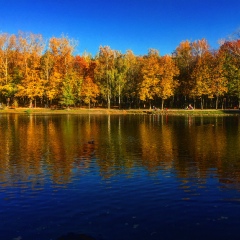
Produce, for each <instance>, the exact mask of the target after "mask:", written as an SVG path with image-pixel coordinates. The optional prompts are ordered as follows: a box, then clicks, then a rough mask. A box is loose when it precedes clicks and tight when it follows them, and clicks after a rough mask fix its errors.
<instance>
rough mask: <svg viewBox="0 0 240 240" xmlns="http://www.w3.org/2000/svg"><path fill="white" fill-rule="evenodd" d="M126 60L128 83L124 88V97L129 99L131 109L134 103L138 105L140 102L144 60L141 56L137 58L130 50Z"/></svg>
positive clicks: (126, 54) (125, 56)
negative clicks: (139, 88)
mask: <svg viewBox="0 0 240 240" xmlns="http://www.w3.org/2000/svg"><path fill="white" fill-rule="evenodd" d="M124 58H125V63H126V82H125V86H124V95H125V97H126V99H127V102H128V104H129V107H131V104H132V102H135V103H137V104H138V102H139V101H138V99H139V92H138V86H139V84H140V80H141V68H142V63H143V58H142V57H140V56H135V55H134V53H133V52H132V51H131V50H128V51H127V52H126V53H125V55H124Z"/></svg>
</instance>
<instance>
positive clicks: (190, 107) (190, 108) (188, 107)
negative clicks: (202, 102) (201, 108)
mask: <svg viewBox="0 0 240 240" xmlns="http://www.w3.org/2000/svg"><path fill="white" fill-rule="evenodd" d="M185 109H186V110H193V109H194V108H193V106H192V105H191V104H189V105H188V106H187V107H186V108H185Z"/></svg>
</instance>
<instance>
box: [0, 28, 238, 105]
mask: <svg viewBox="0 0 240 240" xmlns="http://www.w3.org/2000/svg"><path fill="white" fill-rule="evenodd" d="M75 47H76V41H75V40H74V39H70V38H68V37H66V36H62V37H59V38H57V37H52V38H50V39H48V40H46V39H44V38H43V36H42V35H41V34H33V33H23V32H19V33H18V34H8V33H0V103H1V104H2V105H3V104H4V105H7V106H11V105H15V106H18V105H20V106H34V107H49V106H51V105H58V104H60V105H64V106H76V107H77V106H88V107H92V106H95V107H98V106H99V107H100V106H101V107H107V108H111V107H118V108H144V107H146V108H152V107H153V106H155V107H159V108H161V109H163V108H185V107H187V106H188V105H189V104H191V105H193V107H194V108H201V109H203V108H216V109H217V108H239V105H240V82H239V81H240V39H238V38H235V39H233V40H228V41H222V42H221V44H220V46H219V48H218V49H211V48H210V46H209V44H208V41H207V40H206V39H200V40H196V41H193V42H191V41H188V40H185V41H182V42H180V43H179V45H178V46H177V48H176V49H175V50H174V52H173V53H172V54H171V55H164V56H161V55H160V53H159V51H158V50H157V49H149V51H148V54H146V55H144V56H137V55H135V54H134V53H133V52H132V51H131V50H128V51H126V53H121V52H120V51H118V50H114V49H111V48H110V47H109V46H100V47H99V51H98V53H97V54H96V56H94V57H93V56H91V55H90V54H88V53H84V54H82V55H81V56H80V55H76V54H74V49H75Z"/></svg>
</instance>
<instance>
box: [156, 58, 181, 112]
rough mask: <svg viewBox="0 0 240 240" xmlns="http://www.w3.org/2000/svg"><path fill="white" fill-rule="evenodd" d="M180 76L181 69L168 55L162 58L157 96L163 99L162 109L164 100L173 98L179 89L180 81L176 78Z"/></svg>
mask: <svg viewBox="0 0 240 240" xmlns="http://www.w3.org/2000/svg"><path fill="white" fill-rule="evenodd" d="M178 74H179V69H178V67H177V66H176V64H175V62H174V61H173V59H172V58H171V57H170V56H168V55H165V56H163V57H161V59H160V71H159V75H158V77H159V82H158V84H157V91H156V95H157V96H158V97H160V98H161V99H162V109H163V106H164V100H165V99H168V98H169V97H171V96H173V95H174V93H175V90H176V88H177V87H178V80H177V78H176V77H177V76H178Z"/></svg>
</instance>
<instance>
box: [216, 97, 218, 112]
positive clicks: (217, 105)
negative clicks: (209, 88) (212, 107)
mask: <svg viewBox="0 0 240 240" xmlns="http://www.w3.org/2000/svg"><path fill="white" fill-rule="evenodd" d="M217 109H218V95H217V98H216V110H217Z"/></svg>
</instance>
